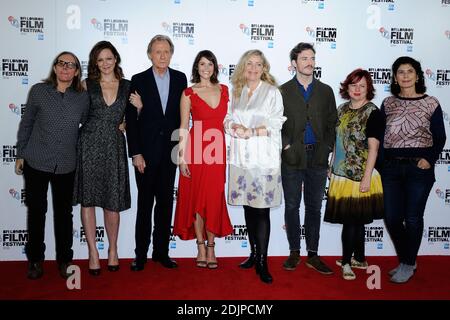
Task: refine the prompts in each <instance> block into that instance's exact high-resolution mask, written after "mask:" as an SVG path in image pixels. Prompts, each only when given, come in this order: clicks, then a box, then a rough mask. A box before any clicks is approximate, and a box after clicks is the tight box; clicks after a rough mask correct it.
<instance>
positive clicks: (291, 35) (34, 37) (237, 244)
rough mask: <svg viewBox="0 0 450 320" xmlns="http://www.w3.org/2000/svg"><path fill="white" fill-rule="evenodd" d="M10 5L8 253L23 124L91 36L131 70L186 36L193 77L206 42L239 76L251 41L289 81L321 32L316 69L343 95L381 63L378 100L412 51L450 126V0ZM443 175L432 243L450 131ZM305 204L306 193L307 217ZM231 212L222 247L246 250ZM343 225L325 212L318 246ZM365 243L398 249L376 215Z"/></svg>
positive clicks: (0, 242)
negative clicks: (293, 53) (67, 59)
mask: <svg viewBox="0 0 450 320" xmlns="http://www.w3.org/2000/svg"><path fill="white" fill-rule="evenodd" d="M0 6H1V8H2V10H1V14H0V32H1V41H2V46H1V47H0V62H1V77H0V89H1V91H0V92H1V94H0V148H1V158H0V162H1V163H0V211H1V212H0V260H25V259H26V256H25V254H24V244H25V242H26V241H27V231H26V207H25V205H24V201H25V198H26V194H25V192H24V185H23V179H22V177H21V176H17V175H15V173H14V161H15V157H16V147H15V143H16V134H17V128H18V125H19V122H20V119H21V117H22V115H23V113H24V112H25V110H26V107H27V106H26V99H27V94H28V91H29V89H30V88H31V86H32V85H33V84H35V83H37V82H39V81H41V80H42V79H43V78H46V76H47V75H48V72H49V70H50V64H51V61H52V59H53V58H54V57H55V56H56V54H57V53H59V52H61V51H63V50H68V51H72V52H74V53H75V54H76V55H77V56H78V57H79V58H80V60H81V63H82V66H83V78H84V77H86V75H87V64H88V54H89V51H90V49H91V48H92V46H93V45H94V44H95V43H96V42H98V41H100V40H104V39H105V40H108V41H111V42H112V43H113V44H114V45H115V46H116V48H117V49H118V51H119V53H120V54H121V57H122V67H123V69H124V72H125V76H126V78H128V79H130V78H131V76H132V75H133V74H135V73H138V72H140V71H142V70H145V69H147V68H148V67H149V66H150V65H151V63H150V61H149V60H148V58H147V54H146V49H147V45H148V42H149V41H150V39H151V38H152V37H153V36H154V35H156V34H165V35H168V36H170V37H171V38H172V40H173V42H174V44H175V53H174V56H173V58H172V63H171V67H172V68H174V69H178V70H181V71H183V72H185V73H186V74H187V76H188V78H189V77H190V71H191V69H192V62H193V60H194V58H195V55H196V54H197V52H198V51H200V50H203V49H209V50H212V51H213V52H214V53H215V54H216V56H217V58H218V61H219V64H220V67H219V72H220V75H219V76H220V77H219V80H220V81H221V82H222V83H224V84H227V85H229V86H230V83H229V79H230V75H231V74H232V73H233V71H234V68H235V65H236V63H237V61H238V59H239V57H240V56H241V54H242V53H243V52H244V51H246V50H248V49H254V48H256V49H260V50H262V51H263V52H264V53H265V54H266V56H267V58H268V59H269V62H270V63H271V72H272V73H273V74H274V75H275V77H276V79H277V81H278V83H279V84H282V83H284V82H285V81H287V80H289V79H291V78H292V77H293V76H294V74H295V71H294V69H293V67H292V66H291V65H290V61H289V51H290V50H291V49H292V48H293V47H294V46H295V45H296V44H297V43H298V42H301V41H302V42H311V43H314V44H315V48H316V51H317V55H316V63H317V64H316V70H315V76H316V77H317V78H319V79H321V80H322V81H323V82H325V83H327V84H329V85H330V86H331V87H332V88H333V90H334V92H335V95H336V100H337V102H338V104H339V103H342V102H343V101H342V99H341V98H340V96H339V95H338V92H339V84H340V82H341V81H343V80H344V79H345V77H346V75H347V74H348V73H350V72H351V71H352V70H354V69H355V68H358V67H362V68H365V69H368V70H369V71H370V72H371V74H372V77H373V79H374V83H375V87H376V96H375V99H374V102H375V103H376V104H377V105H378V106H380V104H381V102H382V100H383V99H384V98H385V97H386V96H388V95H390V93H389V82H390V77H391V70H390V68H391V65H392V63H393V61H394V60H395V59H396V58H397V57H399V56H403V55H409V56H412V57H414V58H416V59H418V60H419V61H421V63H422V67H423V69H424V72H425V77H426V86H427V88H428V91H427V93H428V94H430V95H433V96H435V97H437V98H438V100H439V101H440V102H441V105H442V108H443V111H444V117H445V127H446V131H447V135H450V116H449V115H450V90H449V89H450V59H449V58H448V57H449V53H450V0H384V1H383V0H283V1H273V0H129V1H126V2H124V1H121V0H70V1H68V0H58V1H56V0H40V1H29V0H14V1H11V0H0ZM230 89H231V86H230ZM129 164H130V172H133V169H132V166H131V161H130V163H129ZM436 176H437V181H436V183H435V184H434V186H433V189H432V192H431V194H430V196H429V199H428V204H427V207H426V212H425V228H424V231H423V241H422V246H421V248H420V252H419V254H422V255H449V254H450V248H449V239H450V139H449V141H448V142H447V145H446V147H445V150H444V151H443V152H442V154H441V157H440V159H439V161H438V163H437V165H436ZM176 184H177V183H176ZM131 190H132V208H131V209H129V210H127V211H125V212H122V214H121V225H120V234H119V254H120V257H123V258H131V257H134V225H135V218H136V198H137V191H136V185H135V179H134V174H132V177H131ZM299 192H300V190H299ZM176 193H177V188H176V186H175V187H174V194H175V195H176ZM48 196H49V209H48V213H47V221H46V238H45V241H46V245H47V250H46V258H47V259H54V258H55V254H54V251H55V250H54V236H53V212H52V205H51V194H50V192H49V195H48ZM325 201H326V196H325V195H324V203H325ZM323 208H324V206H323ZM303 209H304V208H303V205H302V207H301V221H302V223H303V221H304V214H303ZM73 213H74V219H73V220H74V229H73V237H74V246H73V248H74V252H75V256H74V258H75V259H84V258H87V245H86V241H85V236H84V232H83V228H82V226H81V221H80V207H79V206H77V207H74V211H73ZM229 214H230V218H231V221H232V224H233V225H234V231H233V234H232V235H230V236H227V237H225V238H221V239H217V250H216V252H217V255H218V256H245V255H247V253H248V242H247V237H246V228H245V222H244V217H243V209H242V207H229ZM97 221H98V228H97V243H98V248H99V249H100V255H101V257H102V258H105V257H107V249H108V242H107V237H106V231H105V228H104V225H103V214H102V210H101V209H99V208H97ZM271 221H272V233H271V238H270V247H269V254H270V255H287V254H288V252H289V249H288V243H287V239H286V234H285V230H284V207H283V205H282V206H281V207H279V208H275V209H272V211H271ZM303 231H304V230H302V233H301V234H302V251H303V252H302V253H304V252H305V244H304V239H303V237H304V232H303ZM340 233H341V226H340V225H332V224H328V223H325V222H323V223H322V229H321V238H320V247H319V254H321V255H340V254H341V240H340ZM150 250H151V249H150ZM366 250H367V255H394V254H395V252H394V249H393V246H392V242H391V240H390V238H389V235H388V233H387V230H386V227H385V226H384V224H383V222H382V221H377V222H374V223H373V224H371V225H367V226H366ZM149 254H150V253H149ZM170 255H171V256H173V257H193V256H195V255H196V246H195V242H194V241H181V240H180V239H179V238H177V237H172V239H171V242H170Z"/></svg>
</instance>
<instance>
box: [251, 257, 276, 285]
mask: <svg viewBox="0 0 450 320" xmlns="http://www.w3.org/2000/svg"><path fill="white" fill-rule="evenodd" d="M255 269H256V274H259V278H260V279H261V281H262V282H264V283H272V282H273V278H272V275H271V274H270V273H269V268H268V267H267V254H261V255H257V261H256V268H255Z"/></svg>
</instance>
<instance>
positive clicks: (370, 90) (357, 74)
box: [339, 68, 375, 100]
mask: <svg viewBox="0 0 450 320" xmlns="http://www.w3.org/2000/svg"><path fill="white" fill-rule="evenodd" d="M362 78H364V79H366V82H367V94H366V98H367V100H372V99H373V97H375V88H374V87H373V81H372V77H371V76H370V73H369V72H368V71H367V70H364V69H361V68H359V69H356V70H353V71H352V72H350V74H349V75H348V76H347V78H345V80H344V82H341V88H340V89H339V94H340V95H341V97H342V99H346V100H349V99H350V95H349V94H348V86H349V85H351V84H353V83H357V82H359V80H361V79H362Z"/></svg>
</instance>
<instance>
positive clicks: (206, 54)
mask: <svg viewBox="0 0 450 320" xmlns="http://www.w3.org/2000/svg"><path fill="white" fill-rule="evenodd" d="M201 58H206V59H207V60H208V61H211V62H212V63H213V65H214V72H213V74H212V75H211V83H214V84H215V83H219V80H218V79H217V75H218V74H219V65H218V64H217V58H216V56H215V55H214V53H212V52H211V51H209V50H202V51H200V52H199V53H198V54H197V56H196V57H195V60H194V64H193V65H192V75H191V82H192V83H199V82H200V74H199V73H198V63H199V62H200V60H201Z"/></svg>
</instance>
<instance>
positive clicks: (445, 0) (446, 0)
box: [441, 0, 450, 7]
mask: <svg viewBox="0 0 450 320" xmlns="http://www.w3.org/2000/svg"><path fill="white" fill-rule="evenodd" d="M441 4H442V6H443V7H450V0H441Z"/></svg>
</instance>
